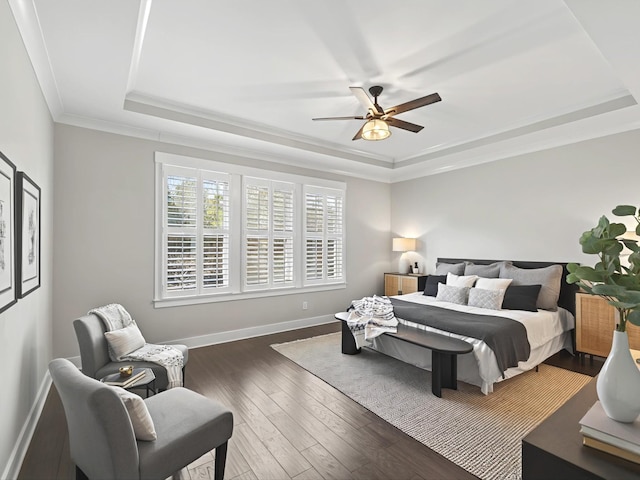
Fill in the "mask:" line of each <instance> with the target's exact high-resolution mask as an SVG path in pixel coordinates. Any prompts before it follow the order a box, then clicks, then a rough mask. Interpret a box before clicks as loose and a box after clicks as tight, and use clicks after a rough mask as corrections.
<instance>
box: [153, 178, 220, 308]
mask: <svg viewBox="0 0 640 480" xmlns="http://www.w3.org/2000/svg"><path fill="white" fill-rule="evenodd" d="M163 187H164V188H163V190H164V191H165V195H164V199H165V200H164V202H163V203H164V205H163V210H164V215H163V230H164V233H163V239H162V244H163V259H164V261H163V264H164V267H165V268H164V269H163V283H164V288H163V290H164V291H165V296H184V295H198V294H203V293H205V292H210V291H214V290H220V289H226V288H228V287H229V237H230V236H229V227H230V224H229V176H228V175H225V174H215V173H213V172H205V171H199V170H193V169H185V168H179V167H166V169H165V180H164V182H163Z"/></svg>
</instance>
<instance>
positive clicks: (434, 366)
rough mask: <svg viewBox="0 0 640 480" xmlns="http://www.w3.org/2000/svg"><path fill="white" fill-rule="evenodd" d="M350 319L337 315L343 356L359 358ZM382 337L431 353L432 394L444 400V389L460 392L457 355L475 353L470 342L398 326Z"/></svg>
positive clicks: (340, 313)
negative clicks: (396, 329) (422, 348)
mask: <svg viewBox="0 0 640 480" xmlns="http://www.w3.org/2000/svg"><path fill="white" fill-rule="evenodd" d="M348 317H349V314H348V313H347V312H339V313H336V314H335V318H336V319H338V320H340V322H341V323H342V353H344V354H346V355H356V354H358V353H360V349H359V348H358V347H357V346H356V341H355V339H354V338H353V334H352V333H351V330H350V329H349V326H348V325H347V318H348ZM383 335H388V336H389V337H393V338H397V339H398V340H402V341H404V342H409V343H412V344H414V345H418V346H419V347H424V348H427V349H429V350H431V391H432V392H433V394H434V395H435V396H437V397H442V388H451V389H453V390H456V389H457V388H458V355H461V354H464V353H469V352H471V351H472V350H473V345H471V344H470V343H469V342H465V341H464V340H460V339H459V338H454V337H449V336H446V335H440V334H439V333H434V332H428V331H426V330H422V329H420V328H415V327H409V326H407V325H404V324H402V323H401V324H399V325H398V332H397V333H388V332H387V333H383Z"/></svg>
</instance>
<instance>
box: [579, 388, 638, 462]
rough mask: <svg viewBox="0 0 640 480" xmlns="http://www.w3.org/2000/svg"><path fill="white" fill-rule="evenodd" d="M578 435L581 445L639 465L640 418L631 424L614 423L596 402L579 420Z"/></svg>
mask: <svg viewBox="0 0 640 480" xmlns="http://www.w3.org/2000/svg"><path fill="white" fill-rule="evenodd" d="M580 433H582V443H583V445H586V446H587V447H591V448H595V449H597V450H601V451H603V452H606V453H609V454H611V455H615V456H616V457H620V458H624V459H625V460H629V461H630V462H634V463H639V464H640V417H639V418H636V420H635V421H634V422H633V423H621V422H616V421H615V420H612V419H611V418H609V417H608V416H607V414H606V413H605V411H604V409H603V408H602V405H601V404H600V402H599V401H598V402H596V403H595V404H594V405H593V407H591V408H590V409H589V411H588V412H587V413H586V414H585V415H584V417H582V420H580Z"/></svg>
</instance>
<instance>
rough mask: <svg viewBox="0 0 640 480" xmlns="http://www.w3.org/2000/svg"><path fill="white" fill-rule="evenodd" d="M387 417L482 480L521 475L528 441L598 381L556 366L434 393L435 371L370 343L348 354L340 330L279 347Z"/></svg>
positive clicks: (367, 406) (461, 385)
mask: <svg viewBox="0 0 640 480" xmlns="http://www.w3.org/2000/svg"><path fill="white" fill-rule="evenodd" d="M272 348H274V349H275V350H276V351H278V352H279V353H281V354H282V355H284V356H285V357H288V358H289V359H291V360H293V361H294V362H295V363H297V364H298V365H300V366H301V367H303V368H305V369H306V370H308V371H309V372H311V373H313V374H314V375H315V376H317V377H319V378H321V379H322V380H324V381H325V382H327V383H328V384H329V385H331V386H333V387H335V388H336V389H338V390H340V391H341V392H342V393H344V394H345V395H347V396H348V397H350V398H352V399H353V400H355V401H356V402H358V403H359V404H361V405H362V406H364V407H365V408H367V409H368V410H370V411H372V412H373V413H375V414H376V415H378V416H379V417H381V418H382V419H384V420H386V421H387V422H389V423H391V424H392V425H394V426H396V427H397V428H399V429H400V430H402V431H403V432H405V433H406V434H408V435H410V436H411V437H413V438H415V439H416V440H418V441H419V442H421V443H423V444H424V445H426V446H427V447H429V448H431V449H432V450H434V451H436V452H438V453H439V454H441V455H443V456H444V457H445V458H447V459H449V460H451V461H452V462H454V463H455V464H457V465H459V466H461V467H462V468H464V469H466V470H467V471H469V472H470V473H472V474H474V475H476V476H477V477H479V478H481V479H487V480H493V479H496V480H497V479H500V480H504V479H512V480H516V479H519V478H521V472H522V466H521V465H522V458H521V440H522V438H523V437H524V436H526V435H527V433H529V432H530V431H531V430H533V429H534V428H535V427H536V426H537V425H539V424H540V422H542V421H543V420H544V419H545V418H547V417H548V416H549V415H550V414H551V413H553V412H554V411H555V410H556V409H558V407H560V406H561V405H562V404H563V403H565V402H566V401H567V400H568V399H569V398H571V396H573V395H574V394H575V393H576V392H577V391H578V390H580V389H581V388H582V387H583V386H584V385H586V384H587V382H589V380H591V377H589V376H587V375H582V374H579V373H575V372H571V371H569V370H564V369H561V368H557V367H553V366H551V365H545V364H542V365H540V369H539V371H538V372H535V371H530V372H526V373H523V374H521V375H519V376H517V377H514V378H511V379H509V380H506V381H504V382H500V383H497V384H495V386H494V392H493V393H491V394H489V395H483V394H482V393H481V392H480V388H479V387H476V386H473V385H468V384H465V383H462V382H458V390H450V389H443V390H442V398H438V397H436V396H434V395H433V394H432V393H431V373H430V372H428V371H426V370H422V369H420V368H417V367H414V366H411V365H408V364H406V363H403V362H401V361H399V360H396V359H394V358H391V357H389V356H387V355H383V354H381V353H378V352H376V351H374V350H370V349H366V348H364V349H363V350H362V353H360V354H359V355H343V354H341V353H340V348H341V338H340V333H332V334H329V335H323V336H319V337H313V338H309V339H304V340H298V341H295V342H290V343H282V344H276V345H272Z"/></svg>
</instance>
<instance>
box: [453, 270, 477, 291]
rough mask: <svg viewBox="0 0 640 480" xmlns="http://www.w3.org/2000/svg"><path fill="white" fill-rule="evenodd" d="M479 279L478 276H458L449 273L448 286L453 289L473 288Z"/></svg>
mask: <svg viewBox="0 0 640 480" xmlns="http://www.w3.org/2000/svg"><path fill="white" fill-rule="evenodd" d="M477 279H478V276H477V275H466V276H464V275H456V274H454V273H451V272H449V273H447V285H449V286H451V287H469V288H471V287H473V284H474V282H475V281H476V280H477Z"/></svg>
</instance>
